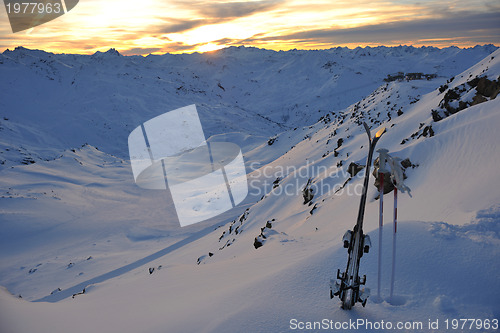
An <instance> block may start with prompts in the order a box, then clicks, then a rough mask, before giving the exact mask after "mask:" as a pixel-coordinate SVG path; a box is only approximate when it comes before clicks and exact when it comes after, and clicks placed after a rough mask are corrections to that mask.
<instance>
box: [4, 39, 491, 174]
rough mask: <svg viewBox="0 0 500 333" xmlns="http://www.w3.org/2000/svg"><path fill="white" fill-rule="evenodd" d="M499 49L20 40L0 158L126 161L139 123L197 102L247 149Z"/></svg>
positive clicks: (8, 82)
mask: <svg viewBox="0 0 500 333" xmlns="http://www.w3.org/2000/svg"><path fill="white" fill-rule="evenodd" d="M495 49H496V47H494V46H492V45H487V46H477V47H475V48H470V49H459V48H454V47H452V48H446V49H436V48H432V47H430V48H414V47H406V46H405V47H396V48H386V47H378V48H365V49H362V48H357V49H354V50H350V49H347V48H334V49H330V50H323V51H307V52H306V51H288V52H275V51H269V50H260V49H255V48H245V47H240V48H236V47H230V48H228V49H223V50H220V51H217V52H214V53H205V54H189V55H188V54H182V55H170V54H166V55H163V56H153V55H150V56H148V57H139V56H132V57H123V56H121V55H120V54H119V53H118V52H117V51H116V50H113V49H111V50H109V51H108V52H106V53H101V52H98V53H96V54H94V55H92V56H82V55H65V54H51V53H46V52H43V51H34V50H28V49H25V48H21V47H20V48H16V49H15V50H13V51H8V50H7V51H5V52H3V53H2V54H1V55H0V77H1V84H2V87H3V89H1V90H0V112H1V114H0V126H1V127H2V128H3V129H4V130H5V131H7V133H8V134H6V135H2V136H1V141H0V152H1V156H0V161H1V163H3V164H4V165H6V166H10V165H12V164H14V165H15V164H19V162H21V161H26V159H27V161H28V163H29V160H30V159H34V160H39V159H52V158H54V157H56V156H58V155H59V154H60V153H61V152H62V151H63V150H66V149H69V148H76V147H80V146H81V145H82V144H84V143H88V144H91V145H93V146H95V147H98V148H99V149H101V150H102V151H105V152H107V153H110V154H113V155H116V156H118V157H120V158H128V156H127V152H128V150H127V147H126V143H127V137H128V134H129V133H130V132H131V131H132V130H133V129H134V128H135V127H136V126H138V124H141V123H143V122H144V121H146V120H148V119H151V118H153V117H155V116H157V115H160V114H162V113H164V112H168V111H171V110H174V109H176V108H179V107H183V106H186V105H190V104H193V103H194V104H197V107H198V110H199V112H200V117H201V121H202V124H203V126H204V131H205V134H206V135H207V136H212V135H215V134H226V133H240V134H239V135H241V136H242V137H243V138H242V139H239V140H238V141H237V143H239V144H240V146H242V148H243V151H244V152H246V151H249V150H251V149H252V148H253V147H254V146H255V144H257V143H258V142H263V141H265V140H267V139H268V138H269V137H272V136H273V135H275V134H276V133H279V132H282V131H284V130H286V129H288V128H294V127H302V126H305V125H311V124H313V123H315V122H316V121H317V120H318V119H319V118H320V117H321V116H323V115H324V114H326V113H327V112H329V111H334V110H339V109H342V108H345V107H347V106H348V105H350V104H352V103H355V102H357V101H358V100H360V99H361V98H363V97H365V96H366V95H368V94H369V93H370V92H371V91H373V90H374V89H376V88H377V87H378V86H379V85H380V83H381V81H382V80H383V79H384V78H385V77H386V76H387V75H388V74H389V73H393V72H397V71H404V72H424V73H429V74H436V75H438V76H440V77H445V78H449V77H450V76H453V75H456V74H458V73H459V72H461V71H462V70H464V69H465V68H468V67H470V66H472V65H474V64H475V63H477V62H478V61H479V60H481V59H483V58H484V57H485V56H486V55H488V54H489V53H491V52H493V51H494V50H495ZM248 135H250V136H251V137H250V138H248ZM0 167H1V165H0Z"/></svg>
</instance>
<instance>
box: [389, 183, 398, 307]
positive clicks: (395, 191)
mask: <svg viewBox="0 0 500 333" xmlns="http://www.w3.org/2000/svg"><path fill="white" fill-rule="evenodd" d="M397 223H398V188H397V187H394V234H393V236H392V274H391V299H392V297H393V295H394V274H395V271H396V233H397V231H398V224H397Z"/></svg>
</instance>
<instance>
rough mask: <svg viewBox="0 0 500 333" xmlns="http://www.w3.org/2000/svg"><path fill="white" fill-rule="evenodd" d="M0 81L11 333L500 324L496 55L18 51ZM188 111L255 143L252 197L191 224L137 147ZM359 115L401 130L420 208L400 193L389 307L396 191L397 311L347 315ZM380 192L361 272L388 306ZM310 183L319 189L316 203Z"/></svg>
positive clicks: (499, 56) (372, 191) (499, 60)
mask: <svg viewBox="0 0 500 333" xmlns="http://www.w3.org/2000/svg"><path fill="white" fill-rule="evenodd" d="M398 72H402V73H403V74H398ZM412 73H413V74H412ZM422 74H423V75H422ZM425 74H429V75H428V78H429V79H426V78H425ZM421 76H422V78H423V79H419V77H421ZM0 77H1V79H0V84H1V87H2V89H0V117H2V118H1V123H0V126H1V129H0V145H1V146H0V149H1V151H0V159H1V160H2V170H1V171H0V172H1V173H2V176H1V177H0V188H1V191H2V193H1V195H0V205H1V208H0V221H1V222H0V230H1V232H0V253H1V257H0V258H1V261H0V285H2V286H4V287H6V288H7V289H8V291H7V290H6V289H5V290H0V307H1V308H2V311H0V327H2V329H4V328H5V330H6V331H12V332H31V331H37V332H68V331H72V332H80V331H81V332H88V331H90V330H94V331H96V330H97V331H102V332H139V331H140V332H166V331H167V332H187V331H206V332H235V331H259V332H282V331H287V330H289V329H291V328H293V327H292V326H293V324H292V323H296V322H308V321H321V320H323V319H329V320H333V321H335V322H346V321H347V322H348V321H349V320H357V319H363V320H370V321H372V322H380V321H381V320H384V321H385V322H388V321H390V322H393V323H394V324H395V323H396V322H413V321H416V322H422V323H423V330H424V331H432V330H431V329H429V326H428V325H429V323H428V321H429V320H431V321H433V322H434V321H436V320H437V319H438V320H439V325H440V329H441V330H442V329H444V328H445V326H444V325H445V320H446V319H449V324H450V325H451V320H452V319H453V318H457V319H460V318H478V319H482V320H484V319H489V320H493V319H495V318H496V319H499V318H500V312H499V307H498V304H499V302H498V299H499V297H500V288H499V287H498V284H497V283H496V276H498V273H499V270H500V264H498V260H497V258H498V255H499V254H500V227H499V221H500V206H499V202H500V196H499V194H498V193H499V192H498V191H497V189H496V187H497V184H499V183H500V182H499V181H500V176H498V172H497V170H496V169H497V167H496V166H497V165H500V164H499V163H500V151H499V148H498V146H499V143H500V142H499V139H498V138H499V137H498V134H497V128H498V125H499V124H500V118H499V114H498V112H497V110H498V108H499V106H500V104H499V103H500V100H499V99H498V98H495V97H496V96H497V94H498V92H499V91H500V84H499V82H500V51H498V50H496V47H493V46H484V47H475V48H472V49H458V48H448V49H435V48H413V47H397V48H386V47H379V48H364V49H362V48H358V49H354V50H349V49H342V48H337V49H331V50H324V51H289V52H274V51H267V50H259V49H253V48H229V49H224V50H221V51H218V52H215V53H210V54H192V55H164V56H148V57H144V58H143V57H123V56H120V55H119V53H117V52H116V51H114V50H110V51H108V52H106V53H98V54H94V55H92V56H80V55H54V54H49V53H45V52H43V51H33V50H27V49H23V48H18V49H16V50H14V51H6V52H4V53H3V54H2V55H0ZM384 79H385V80H384ZM192 103H195V104H196V105H197V107H198V110H199V112H200V117H201V121H202V124H203V127H204V131H205V134H207V135H208V136H211V137H212V139H213V140H219V141H231V142H235V143H237V144H239V145H240V146H241V147H242V150H243V152H244V158H245V162H246V167H247V170H248V172H249V175H248V184H249V188H250V195H249V197H248V198H247V200H246V201H245V203H244V204H243V205H241V206H239V207H237V208H235V209H233V210H232V211H230V212H227V213H226V214H224V215H223V216H219V217H218V218H214V219H212V220H209V221H205V222H203V223H199V224H195V225H193V226H190V227H185V228H180V227H179V226H178V223H177V221H175V219H173V218H172V214H173V213H172V212H173V205H172V204H171V203H169V202H168V201H167V200H166V195H162V194H161V195H158V192H155V191H151V190H142V189H140V188H138V187H137V186H136V185H135V184H134V180H133V177H132V173H131V170H130V163H129V161H128V160H127V158H128V156H127V154H128V150H127V136H128V134H129V133H130V131H131V130H132V129H134V128H135V127H137V126H138V125H140V124H141V123H143V122H144V121H145V120H148V119H150V118H152V117H154V116H156V115H159V114H161V113H164V112H167V111H170V110H173V109H175V108H177V107H181V106H185V105H188V104H192ZM362 121H365V122H367V123H368V124H369V125H370V126H371V127H372V130H373V131H374V130H377V129H379V128H381V127H383V126H385V127H387V133H386V134H385V135H384V136H383V137H382V139H381V141H380V143H379V147H384V148H387V149H389V151H390V153H391V154H392V155H394V156H397V157H400V158H401V159H403V160H404V159H407V163H406V164H405V166H406V169H405V173H406V176H407V177H408V178H407V180H406V182H407V185H408V186H409V187H410V188H411V189H412V192H411V193H412V198H410V197H408V196H406V195H404V194H400V201H399V207H398V214H399V215H398V217H399V224H398V230H399V231H398V258H397V272H396V284H395V292H396V295H397V297H394V298H393V299H392V300H389V299H388V294H389V278H390V276H389V274H390V262H391V257H390V253H391V248H390V245H391V241H392V239H391V237H392V236H391V230H392V223H390V222H389V221H390V220H392V214H391V207H392V200H391V199H392V198H391V196H390V195H387V196H386V202H385V204H386V207H385V209H386V226H385V228H384V245H383V267H384V272H383V275H382V296H383V298H384V300H385V301H383V302H374V301H373V298H372V299H369V300H368V304H367V306H366V308H362V307H358V306H356V307H355V308H354V310H352V311H350V312H349V311H344V310H341V309H340V308H339V301H338V299H334V300H330V298H329V286H328V283H329V280H330V278H334V277H335V274H336V271H337V268H341V269H343V268H344V267H345V263H346V251H345V249H344V248H343V247H342V244H341V237H342V235H343V233H344V232H345V230H347V229H350V228H352V227H353V225H354V223H355V220H356V214H357V209H358V204H359V193H360V190H359V189H360V186H361V185H362V174H363V172H360V173H359V174H358V175H356V176H354V177H351V175H350V174H349V173H348V166H349V165H350V164H351V163H356V164H358V165H364V164H365V159H366V154H367V138H366V134H364V130H363V128H362V126H360V125H361V122H362ZM372 183H373V178H372V179H371V181H370V188H369V192H368V194H369V196H368V203H367V210H366V214H365V216H366V217H365V227H364V229H365V232H366V233H369V234H370V235H371V238H372V243H374V244H373V245H374V246H373V249H372V251H370V253H369V254H367V255H366V256H364V257H363V259H362V261H361V272H362V274H366V275H367V286H368V287H370V288H371V289H372V292H374V291H375V290H376V276H377V254H378V250H377V249H378V245H377V242H378V231H377V229H378V201H376V200H375V197H376V195H377V191H376V188H375V187H374V186H372ZM304 186H307V187H308V188H312V189H313V194H314V196H313V198H312V200H311V201H310V202H307V203H306V204H304V197H303V189H304ZM9 292H10V293H12V294H14V295H16V296H12V295H11V294H10V293H9ZM83 292H84V293H83ZM73 295H75V296H73ZM20 296H22V299H15V297H20ZM28 301H41V302H28ZM47 302H48V303H47ZM26 318H29V319H26ZM82 318H83V319H82ZM293 319H296V320H297V321H296V322H295V321H291V320H293ZM450 327H451V326H450ZM359 331H370V329H369V327H365V326H361V327H359ZM408 331H411V330H408ZM435 331H438V330H435Z"/></svg>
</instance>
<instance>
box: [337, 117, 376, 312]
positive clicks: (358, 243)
mask: <svg viewBox="0 0 500 333" xmlns="http://www.w3.org/2000/svg"><path fill="white" fill-rule="evenodd" d="M363 126H364V128H365V131H366V134H367V135H368V142H369V150H368V157H367V160H366V171H365V179H364V183H363V192H362V195H361V201H360V204H359V211H358V218H357V220H356V225H355V226H354V228H353V230H347V232H346V233H345V234H344V236H343V238H342V241H343V243H344V247H345V248H347V249H348V250H347V252H348V259H347V267H346V270H345V271H344V272H342V273H341V272H340V269H339V270H337V279H336V280H333V279H332V280H330V298H333V297H334V296H338V297H339V298H340V300H341V301H342V308H343V309H345V310H350V309H351V308H352V307H353V306H354V305H355V304H356V303H357V302H361V304H362V305H363V306H365V305H366V301H367V299H368V296H369V292H370V291H369V290H368V289H367V288H363V290H360V286H361V285H365V284H366V275H364V276H363V277H362V278H361V277H360V276H359V261H360V259H361V257H362V256H363V253H368V252H369V250H370V247H371V241H370V236H368V235H365V234H364V233H363V218H364V215H365V205H366V193H367V190H368V181H369V178H370V168H371V163H372V157H373V151H374V150H375V146H376V144H377V142H378V140H379V139H380V137H381V136H382V134H384V133H385V131H386V129H385V127H384V128H382V129H380V130H379V131H378V132H377V133H376V134H375V137H374V138H373V139H372V137H371V134H370V128H369V127H368V125H367V124H366V123H364V122H363Z"/></svg>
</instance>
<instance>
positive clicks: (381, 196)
mask: <svg viewBox="0 0 500 333" xmlns="http://www.w3.org/2000/svg"><path fill="white" fill-rule="evenodd" d="M379 178H380V184H379V185H380V194H379V201H380V209H379V212H380V213H379V219H378V275H377V278H378V280H377V296H378V298H379V299H380V281H381V279H382V230H383V228H384V173H383V172H380V169H379Z"/></svg>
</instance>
